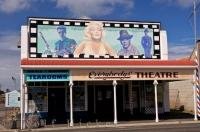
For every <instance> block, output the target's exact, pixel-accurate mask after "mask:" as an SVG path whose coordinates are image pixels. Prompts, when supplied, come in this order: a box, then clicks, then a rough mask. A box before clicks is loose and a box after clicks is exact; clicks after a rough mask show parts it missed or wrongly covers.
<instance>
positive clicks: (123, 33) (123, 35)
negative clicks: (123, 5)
mask: <svg viewBox="0 0 200 132" xmlns="http://www.w3.org/2000/svg"><path fill="white" fill-rule="evenodd" d="M132 37H133V35H130V34H128V32H127V30H120V31H119V38H117V39H118V40H124V39H131V38H132Z"/></svg>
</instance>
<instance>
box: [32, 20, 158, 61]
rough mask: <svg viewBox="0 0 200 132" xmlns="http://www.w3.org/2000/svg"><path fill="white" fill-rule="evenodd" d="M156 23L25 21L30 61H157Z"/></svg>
mask: <svg viewBox="0 0 200 132" xmlns="http://www.w3.org/2000/svg"><path fill="white" fill-rule="evenodd" d="M160 55H161V54H160V23H153V22H149V23H147V22H117V21H96V20H95V21H93V20H65V19H43V18H29V57H30V58H66V59H67V58H74V59H80V58H84V59H86V58H88V59H160Z"/></svg>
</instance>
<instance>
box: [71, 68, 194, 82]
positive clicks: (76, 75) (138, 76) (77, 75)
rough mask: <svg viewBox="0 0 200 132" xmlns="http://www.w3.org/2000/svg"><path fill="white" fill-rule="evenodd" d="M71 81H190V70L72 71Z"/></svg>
mask: <svg viewBox="0 0 200 132" xmlns="http://www.w3.org/2000/svg"><path fill="white" fill-rule="evenodd" d="M72 79H73V80H154V79H157V80H180V79H192V70H180V69H173V70H152V69H149V70H148V69H145V70H139V69H137V70H135V69H133V70H125V69H119V70H107V69H104V70H95V69H91V70H72Z"/></svg>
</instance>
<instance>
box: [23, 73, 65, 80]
mask: <svg viewBox="0 0 200 132" xmlns="http://www.w3.org/2000/svg"><path fill="white" fill-rule="evenodd" d="M25 81H27V82H41V81H69V72H66V73H53V72H52V73H25Z"/></svg>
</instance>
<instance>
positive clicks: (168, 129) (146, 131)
mask: <svg viewBox="0 0 200 132" xmlns="http://www.w3.org/2000/svg"><path fill="white" fill-rule="evenodd" d="M36 131H40V130H38V129H36ZM41 131H42V132H50V131H56V132H200V124H198V123H194V124H193V123H192V124H173V125H152V126H129V127H106V128H100V127H99V128H72V129H65V130H59V128H58V129H57V130H55V128H54V129H53V130H46V131H45V130H44V129H43V130H41Z"/></svg>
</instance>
